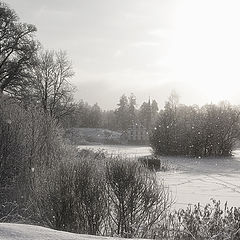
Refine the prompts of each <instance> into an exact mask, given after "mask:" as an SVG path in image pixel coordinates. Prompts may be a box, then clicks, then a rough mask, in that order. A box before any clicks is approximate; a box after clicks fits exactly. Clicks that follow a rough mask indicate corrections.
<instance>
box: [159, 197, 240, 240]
mask: <svg viewBox="0 0 240 240" xmlns="http://www.w3.org/2000/svg"><path fill="white" fill-rule="evenodd" d="M157 236H158V238H159V239H172V240H180V239H186V240H188V239H189V240H190V239H191V240H192V239H198V240H205V239H217V240H227V239H233V240H237V239H240V208H236V207H231V208H228V206H227V203H226V204H225V206H224V209H222V208H221V206H220V201H215V200H212V204H207V205H205V206H204V207H201V206H200V204H197V205H194V206H193V207H191V206H189V207H188V208H187V209H186V210H183V209H180V210H178V211H175V212H172V213H171V214H169V215H168V218H167V220H166V221H165V223H164V224H162V225H161V226H160V227H159V230H158V234H157Z"/></svg>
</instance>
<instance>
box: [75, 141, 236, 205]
mask: <svg viewBox="0 0 240 240" xmlns="http://www.w3.org/2000/svg"><path fill="white" fill-rule="evenodd" d="M86 147H87V148H91V149H94V150H97V149H102V150H106V151H108V152H109V153H111V154H122V155H126V156H130V157H134V156H136V157H139V156H144V155H149V154H151V148H150V147H146V146H145V147H144V146H116V145H114V146H103V145H101V146H98V145H97V146H79V148H86ZM161 158H162V159H163V160H165V161H167V162H169V164H170V165H171V166H172V168H173V169H172V170H171V171H168V172H158V173H157V177H158V178H159V180H163V181H164V182H165V183H166V185H168V186H169V189H170V191H171V193H172V196H173V199H174V200H175V204H174V206H173V208H175V209H178V208H181V207H183V208H184V207H186V206H187V205H188V204H196V203H198V202H200V203H201V205H204V204H206V203H209V202H210V201H211V198H214V199H216V200H220V201H221V202H222V203H225V202H226V201H227V202H228V205H229V206H240V202H239V201H240V150H236V151H234V156H233V157H229V158H207V159H198V158H182V157H161Z"/></svg>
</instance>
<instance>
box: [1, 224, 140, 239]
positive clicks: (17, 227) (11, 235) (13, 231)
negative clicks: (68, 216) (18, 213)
mask: <svg viewBox="0 0 240 240" xmlns="http://www.w3.org/2000/svg"><path fill="white" fill-rule="evenodd" d="M0 239H1V240H40V239H41V240H117V239H120V238H111V237H98V236H92V235H84V234H75V233H68V232H62V231H56V230H52V229H49V228H44V227H39V226H34V225H26V224H13V223H0ZM125 239H126V238H125ZM141 240H142V239H141Z"/></svg>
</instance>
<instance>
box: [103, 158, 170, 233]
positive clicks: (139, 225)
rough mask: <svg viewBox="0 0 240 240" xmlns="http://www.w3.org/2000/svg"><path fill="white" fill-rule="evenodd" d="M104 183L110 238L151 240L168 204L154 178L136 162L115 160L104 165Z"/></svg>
mask: <svg viewBox="0 0 240 240" xmlns="http://www.w3.org/2000/svg"><path fill="white" fill-rule="evenodd" d="M106 182H107V191H108V196H109V202H108V208H109V211H108V214H109V229H110V230H111V234H113V233H114V234H116V235H118V236H121V237H151V236H152V233H153V229H154V227H155V226H156V224H157V223H159V222H160V221H161V220H162V219H163V218H164V216H165V214H166V211H167V210H168V209H169V207H170V204H171V201H170V199H169V194H168V191H167V189H166V188H165V187H164V186H163V184H159V183H157V181H156V176H155V174H154V173H153V172H150V171H149V170H147V169H146V168H145V167H144V166H143V165H141V164H139V163H138V162H136V161H132V160H127V159H122V158H117V159H114V160H112V159H111V160H109V161H107V165H106Z"/></svg>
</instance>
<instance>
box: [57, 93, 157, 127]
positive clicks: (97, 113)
mask: <svg viewBox="0 0 240 240" xmlns="http://www.w3.org/2000/svg"><path fill="white" fill-rule="evenodd" d="M116 106H117V107H116V109H114V110H108V111H107V110H102V109H101V108H100V107H99V105H98V104H97V103H96V104H94V105H93V106H91V105H89V104H88V103H87V102H84V101H83V100H82V101H80V102H78V103H73V104H72V106H71V111H69V113H68V114H67V115H66V116H64V117H63V118H62V119H61V122H62V125H63V127H64V128H73V127H76V128H82V127H88V128H107V129H110V130H116V131H124V130H126V129H128V128H129V127H131V126H132V125H133V124H136V123H137V124H141V125H143V126H144V127H145V128H146V129H147V130H149V131H150V129H151V127H152V126H153V124H154V122H155V121H156V119H157V116H158V110H159V109H158V104H157V102H156V100H150V99H149V100H148V101H145V102H143V103H142V104H141V106H140V107H139V108H137V102H136V97H135V95H134V94H131V95H130V96H129V97H127V96H126V95H122V96H121V97H120V99H119V102H118V103H117V104H116Z"/></svg>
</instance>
